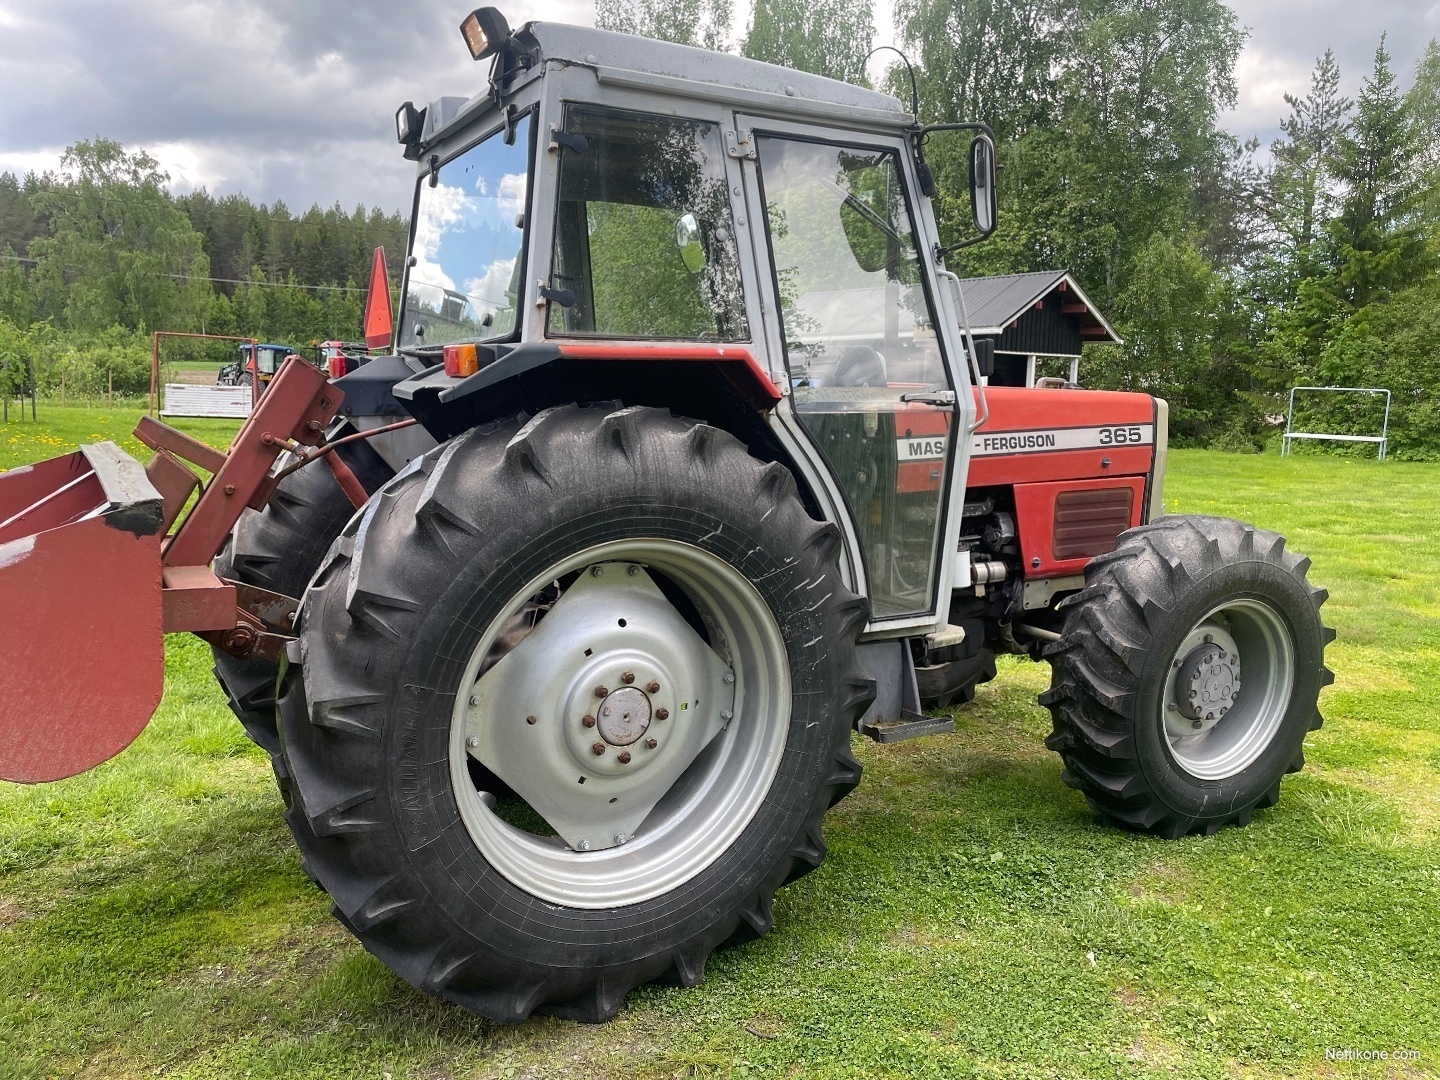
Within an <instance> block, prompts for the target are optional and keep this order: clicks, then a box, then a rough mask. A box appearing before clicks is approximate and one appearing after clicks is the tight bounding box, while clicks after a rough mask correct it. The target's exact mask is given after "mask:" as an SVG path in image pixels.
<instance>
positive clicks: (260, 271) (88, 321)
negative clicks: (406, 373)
mask: <svg viewBox="0 0 1440 1080" xmlns="http://www.w3.org/2000/svg"><path fill="white" fill-rule="evenodd" d="M168 183H169V177H168V176H167V175H166V174H165V173H164V172H163V171H162V170H161V168H160V165H159V163H158V162H156V161H155V160H154V159H153V158H152V157H150V156H149V155H148V154H147V153H145V152H144V151H143V150H137V151H127V150H126V149H125V148H124V147H122V146H120V145H119V144H118V143H115V142H112V141H110V140H107V139H103V138H97V139H94V140H89V141H86V142H81V143H78V144H76V145H75V146H72V147H70V148H69V149H67V150H66V152H65V155H64V157H63V158H62V160H61V163H60V168H59V170H58V171H56V172H46V173H29V174H27V175H25V176H24V177H17V176H15V175H14V174H11V173H3V174H0V392H7V391H8V392H9V393H11V394H14V393H16V392H18V391H19V390H20V389H21V387H22V385H24V384H26V383H27V381H28V380H29V379H30V378H31V372H32V371H33V372H34V379H35V382H36V383H37V384H38V386H37V387H36V388H37V389H38V390H39V392H40V393H42V394H43V393H48V392H52V391H54V390H55V389H56V388H57V386H58V382H59V379H60V377H61V374H62V373H64V374H65V376H66V377H67V378H68V387H69V389H70V390H71V392H73V393H75V394H76V395H84V394H92V395H93V394H98V393H101V392H107V391H108V389H109V388H110V387H111V386H112V385H113V386H114V387H115V389H116V391H117V392H118V393H131V394H133V393H140V392H142V391H143V390H145V389H147V388H148V386H149V353H150V343H149V340H148V335H149V334H150V333H151V332H152V331H155V330H179V331H193V332H200V333H210V334H225V335H239V336H243V337H257V338H260V339H261V340H264V341H275V342H278V343H280V344H286V345H294V346H304V345H309V344H311V343H312V342H316V341H321V340H326V339H340V340H353V339H354V338H355V337H356V336H357V335H358V334H359V330H360V312H361V307H362V303H363V300H364V289H365V287H366V285H367V284H368V281H369V275H370V260H371V253H372V252H373V250H374V249H375V248H376V247H378V246H382V245H383V246H384V247H385V249H386V250H387V251H388V252H389V253H390V255H391V257H390V260H389V263H390V270H391V273H392V277H398V271H399V269H400V262H401V258H400V257H401V255H402V253H403V252H404V249H405V245H406V241H407V239H408V236H409V222H408V220H406V219H405V218H404V217H402V216H401V215H399V214H396V213H388V214H387V213H385V212H384V211H381V210H379V209H367V208H365V207H364V206H357V207H356V208H355V209H354V210H353V211H349V212H346V211H345V210H344V209H343V208H342V207H341V206H340V205H339V204H338V203H337V204H335V205H334V206H331V207H330V208H329V209H321V208H320V207H319V206H312V207H311V208H310V209H309V210H307V211H305V212H304V213H302V214H298V215H297V214H295V213H293V212H292V211H291V210H290V209H289V208H288V207H287V206H286V205H285V203H284V202H283V201H279V200H277V201H276V202H274V203H273V204H270V205H268V206H267V205H266V204H264V203H261V204H258V205H257V204H256V203H253V202H252V201H251V200H250V199H248V198H246V197H245V196H244V195H239V194H237V195H226V196H222V197H218V198H217V197H215V196H212V195H210V194H209V193H208V192H207V191H205V190H203V189H202V190H199V191H195V192H191V193H189V194H183V195H177V194H173V193H172V192H171V191H170V190H169V188H168ZM392 284H393V282H392ZM173 349H174V350H177V351H179V352H181V353H184V354H185V355H186V356H190V357H199V356H205V357H207V358H209V359H212V360H217V359H228V358H230V357H231V356H233V354H234V346H228V345H212V346H209V347H208V348H203V349H199V348H195V347H189V348H186V347H185V346H184V345H176V346H174V347H173Z"/></svg>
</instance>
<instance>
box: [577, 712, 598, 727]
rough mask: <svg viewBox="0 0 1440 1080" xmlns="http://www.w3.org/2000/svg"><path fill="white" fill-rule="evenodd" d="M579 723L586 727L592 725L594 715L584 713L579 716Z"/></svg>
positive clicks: (593, 723) (593, 724)
mask: <svg viewBox="0 0 1440 1080" xmlns="http://www.w3.org/2000/svg"><path fill="white" fill-rule="evenodd" d="M580 723H582V724H584V725H585V726H586V727H594V726H595V717H593V716H591V715H590V714H589V713H586V714H585V715H584V716H582V717H581V718H580Z"/></svg>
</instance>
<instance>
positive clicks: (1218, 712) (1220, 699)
mask: <svg viewBox="0 0 1440 1080" xmlns="http://www.w3.org/2000/svg"><path fill="white" fill-rule="evenodd" d="M1239 693H1240V657H1239V656H1237V655H1235V654H1234V653H1230V652H1226V651H1225V650H1224V649H1223V648H1221V647H1220V646H1219V645H1218V644H1216V643H1215V642H1213V641H1207V642H1205V643H1204V644H1203V645H1200V646H1199V647H1198V648H1195V649H1192V650H1191V651H1190V653H1189V654H1188V655H1187V656H1186V657H1185V658H1184V659H1183V660H1181V661H1180V674H1179V676H1178V677H1177V678H1176V680H1175V706H1176V710H1177V711H1178V712H1179V713H1180V715H1181V716H1183V717H1185V719H1187V720H1189V721H1190V722H1191V729H1192V730H1193V731H1206V730H1208V729H1209V728H1210V727H1212V726H1213V725H1214V724H1216V723H1217V722H1218V721H1219V720H1220V718H1221V717H1223V716H1224V715H1225V714H1226V713H1228V712H1229V711H1230V709H1231V707H1232V706H1233V705H1234V704H1235V699H1236V697H1237V695H1239Z"/></svg>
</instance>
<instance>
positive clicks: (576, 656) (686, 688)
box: [450, 540, 791, 909]
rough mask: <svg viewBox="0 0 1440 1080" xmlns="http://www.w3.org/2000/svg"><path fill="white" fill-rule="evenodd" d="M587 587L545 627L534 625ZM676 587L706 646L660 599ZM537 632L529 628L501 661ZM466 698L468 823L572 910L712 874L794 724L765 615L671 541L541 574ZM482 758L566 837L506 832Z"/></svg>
mask: <svg viewBox="0 0 1440 1080" xmlns="http://www.w3.org/2000/svg"><path fill="white" fill-rule="evenodd" d="M577 571H578V572H579V575H580V576H579V577H578V578H576V579H575V581H574V582H573V583H572V584H570V585H569V586H568V587H567V588H566V589H565V591H564V593H563V595H561V596H560V598H559V599H558V600H556V601H554V602H553V604H552V606H551V607H550V608H549V610H548V612H547V613H545V614H543V616H542V617H540V618H539V619H538V620H534V618H533V616H531V615H527V612H529V611H531V610H533V609H532V607H531V601H532V599H533V598H534V597H536V596H537V595H539V594H541V592H542V590H544V589H546V587H547V586H549V585H550V584H551V583H554V582H558V581H560V580H561V579H565V578H566V577H567V575H572V574H575V573H576V572H577ZM652 574H654V575H656V576H653V577H652ZM666 579H668V582H669V583H672V584H673V585H676V586H679V588H680V589H681V590H683V592H684V594H685V596H686V597H687V598H688V599H689V600H690V602H691V603H692V604H693V605H694V608H695V610H696V612H697V613H698V614H699V616H700V618H701V620H703V624H704V626H705V629H706V631H707V637H708V638H709V642H708V643H707V642H706V641H705V639H703V638H701V637H700V636H699V635H698V634H696V633H695V631H694V630H693V629H691V628H690V625H689V624H688V623H686V622H685V619H684V616H683V615H682V614H681V613H680V612H679V611H678V610H677V609H676V608H675V606H674V605H673V604H672V603H670V601H669V600H668V599H666V598H665V597H664V596H663V594H662V593H660V590H659V585H658V584H657V581H662V580H666ZM527 618H529V619H531V620H532V622H533V625H534V629H532V630H530V631H529V632H527V633H524V634H523V636H522V637H521V638H520V640H519V641H518V643H515V644H512V645H510V646H509V647H508V650H507V648H506V645H505V644H504V643H505V642H507V641H509V640H510V639H511V638H513V637H514V636H515V630H514V627H515V625H516V622H517V620H518V621H520V622H521V623H524V621H525V620H526V619H527ZM507 628H508V636H507V637H505V638H502V634H507ZM497 643H498V644H497ZM492 650H494V651H493V652H492ZM501 653H503V655H500V656H499V659H497V654H501ZM517 658H518V660H517ZM497 676H499V677H498V678H497ZM627 677H628V678H629V681H623V680H624V679H625V678H627ZM460 685H461V687H462V690H461V691H460V692H458V693H457V695H456V703H455V709H454V713H453V717H452V723H451V734H450V777H451V782H452V785H453V787H454V791H455V795H456V802H457V804H458V807H459V810H460V817H461V819H462V820H463V822H464V824H465V827H466V829H467V830H468V832H469V834H470V837H471V839H472V840H473V841H474V842H475V845H476V847H478V848H479V850H480V852H481V853H482V854H483V855H484V856H485V858H486V860H487V861H488V862H489V863H490V865H491V866H493V867H494V868H495V869H496V870H497V871H498V872H499V873H501V874H502V875H503V876H504V877H505V878H506V879H508V880H509V881H510V882H512V883H513V884H515V885H516V886H518V887H519V888H521V889H523V890H525V891H526V892H527V893H530V894H531V895H533V896H537V897H540V898H542V899H545V900H548V901H551V902H552V903H555V904H559V905H562V906H566V907H576V908H591V909H595V908H610V907H617V906H621V905H626V904H635V903H639V902H641V901H643V900H647V899H650V898H653V897H656V896H660V895H662V894H664V893H666V892H669V891H671V890H672V889H675V888H676V887H678V886H679V885H681V884H683V883H684V882H686V881H688V880H690V879H692V878H693V877H695V876H696V875H697V874H699V873H700V872H701V871H703V870H704V869H705V868H706V867H707V866H709V865H710V864H711V863H713V862H714V861H715V860H716V859H717V858H719V857H720V856H721V855H722V854H723V853H724V852H725V851H727V850H728V849H729V848H730V847H731V846H732V845H733V844H734V843H735V841H736V840H737V839H738V837H739V835H740V833H741V832H742V831H743V830H744V829H745V827H746V826H747V825H748V824H749V823H750V821H751V819H752V818H753V817H754V816H755V813H756V811H758V810H759V808H760V806H761V805H762V803H763V802H764V799H765V796H766V793H767V792H768V791H769V790H770V786H771V783H772V782H773V780H774V778H775V772H776V770H777V768H778V767H779V763H780V758H781V754H782V752H783V750H784V747H785V739H786V734H787V731H788V727H789V721H790V704H791V702H790V671H789V661H788V655H787V653H786V649H785V642H784V638H783V636H782V635H781V632H780V628H779V625H778V624H777V623H776V621H775V617H774V616H773V615H772V614H771V612H770V609H769V607H768V605H767V604H766V603H765V601H764V599H763V598H762V597H761V596H760V594H759V593H758V592H757V591H756V589H755V587H754V586H753V585H752V584H751V583H750V582H749V581H748V580H747V579H746V578H745V577H744V575H742V574H741V573H740V572H739V571H738V570H736V569H735V568H734V567H732V566H730V565H729V564H728V563H726V562H725V561H724V560H722V559H720V558H718V557H717V556H715V555H712V554H710V553H709V552H706V551H704V550H702V549H700V548H697V547H695V546H693V545H690V544H684V543H680V542H677V541H670V540H623V541H617V542H614V543H609V544H604V545H600V546H597V547H593V548H590V549H588V550H586V551H583V552H580V553H578V554H576V555H574V556H572V557H570V558H568V559H565V560H563V561H561V562H559V563H557V564H555V565H554V566H552V567H550V568H548V569H547V570H546V571H545V572H544V573H542V574H539V575H537V576H536V577H535V578H534V579H533V580H532V581H530V582H529V583H528V584H526V586H525V587H524V588H522V589H521V590H519V591H518V592H517V593H516V594H515V596H513V597H512V598H511V599H510V601H509V602H508V603H507V604H506V606H505V607H504V608H503V609H502V610H501V612H500V615H499V617H498V618H496V619H495V620H494V621H493V622H492V623H491V625H490V626H489V627H488V628H487V629H486V632H485V634H484V635H483V636H482V637H481V639H480V641H479V643H478V644H477V646H476V647H475V649H474V650H473V651H472V653H471V656H470V659H469V662H468V663H467V665H466V668H465V673H464V676H463V678H462V681H461V684H460ZM651 686H655V687H658V689H657V690H655V691H654V692H653V693H652V692H650V690H649V689H648V688H649V687H651ZM599 689H606V690H608V691H609V693H607V694H606V695H605V696H604V697H601V696H599V695H598V694H597V693H596V691H597V690H599ZM607 710H608V711H607ZM662 712H664V713H666V714H668V715H665V716H664V717H663V718H662V717H661V713H662ZM592 721H593V722H592ZM602 744H603V753H600V754H594V753H592V748H594V747H599V746H601V745H602ZM652 744H653V745H652ZM622 755H624V757H625V758H626V759H627V760H626V762H625V763H624V764H622V763H621V757H622ZM472 757H473V758H474V759H476V760H478V761H480V762H481V763H482V764H484V765H485V766H486V767H487V768H489V769H490V770H491V771H492V772H494V773H495V774H496V775H498V776H500V777H501V778H502V779H503V780H505V782H506V783H507V784H509V786H510V787H511V788H513V789H514V790H515V791H516V793H517V794H519V795H520V797H521V798H523V799H524V801H525V802H526V803H527V804H529V805H530V806H531V807H532V808H533V809H534V810H535V811H536V813H537V814H539V816H540V817H541V818H543V819H544V821H545V822H546V823H548V824H549V825H550V826H551V827H552V828H554V829H555V833H556V835H554V836H548V837H547V836H541V835H537V834H536V833H534V832H530V831H527V830H525V829H522V828H518V827H516V826H515V825H513V824H511V823H510V822H508V821H506V820H504V818H502V817H501V815H500V813H498V812H497V804H496V801H495V798H494V796H493V795H492V794H491V793H490V792H488V791H480V790H477V788H476V785H475V783H474V781H473V780H472V779H471V774H470V768H469V761H470V759H471V758H472ZM582 778H583V780H582ZM652 796H653V800H652ZM637 816H638V817H639V818H640V820H638V821H637V820H636V818H637Z"/></svg>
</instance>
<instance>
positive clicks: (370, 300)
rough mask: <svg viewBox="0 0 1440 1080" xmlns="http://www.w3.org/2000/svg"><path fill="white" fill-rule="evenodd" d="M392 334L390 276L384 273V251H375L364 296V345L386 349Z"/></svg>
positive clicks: (380, 249) (378, 248) (379, 248)
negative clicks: (367, 288) (368, 284)
mask: <svg viewBox="0 0 1440 1080" xmlns="http://www.w3.org/2000/svg"><path fill="white" fill-rule="evenodd" d="M393 332H394V319H393V315H392V312H391V308H390V275H389V274H387V273H386V272H385V249H384V248H383V247H377V248H376V249H375V259H374V261H373V262H371V264H370V291H369V292H368V293H367V294H366V296H365V344H366V346H367V347H369V348H371V349H386V348H389V346H390V338H391V335H392V334H393Z"/></svg>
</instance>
